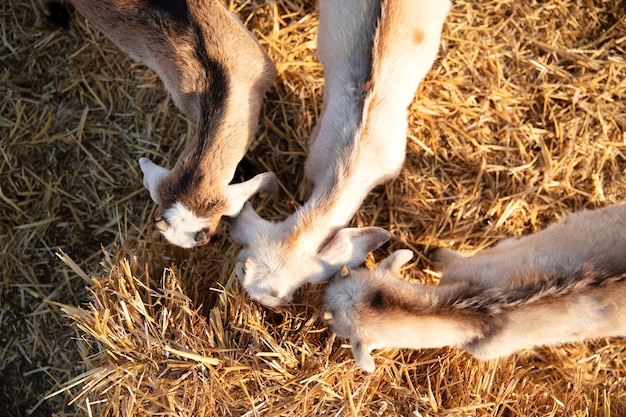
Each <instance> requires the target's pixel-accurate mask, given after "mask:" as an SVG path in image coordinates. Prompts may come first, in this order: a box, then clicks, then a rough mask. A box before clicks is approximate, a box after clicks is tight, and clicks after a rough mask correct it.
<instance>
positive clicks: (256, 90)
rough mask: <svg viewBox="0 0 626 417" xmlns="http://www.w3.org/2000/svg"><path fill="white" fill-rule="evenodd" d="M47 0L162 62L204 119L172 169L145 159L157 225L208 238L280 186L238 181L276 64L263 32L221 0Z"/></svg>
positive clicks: (264, 177) (152, 62)
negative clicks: (248, 204) (263, 40)
mask: <svg viewBox="0 0 626 417" xmlns="http://www.w3.org/2000/svg"><path fill="white" fill-rule="evenodd" d="M41 2H42V6H43V9H44V11H45V12H46V14H48V15H50V16H53V17H55V16H56V17H58V18H61V19H63V18H64V16H66V14H67V11H63V10H65V9H63V6H64V5H65V3H71V4H73V5H74V7H75V8H76V9H77V10H78V12H79V13H81V14H82V15H83V16H84V17H85V18H86V19H87V20H89V21H90V22H91V23H92V24H93V25H94V26H95V27H96V28H97V29H98V30H100V31H101V32H102V33H103V34H104V35H106V36H107V37H108V38H109V39H111V40H112V41H113V42H114V43H115V44H116V45H117V46H118V47H119V48H120V49H122V50H123V51H124V52H126V53H127V54H128V55H129V56H130V57H131V58H133V59H135V60H137V61H140V62H143V63H145V64H146V65H147V66H149V67H150V68H152V69H153V70H154V71H156V72H157V74H158V75H159V76H160V78H161V79H162V80H163V83H164V84H165V87H166V89H167V90H168V91H169V92H170V94H171V95H172V98H173V100H174V103H175V104H176V105H177V107H178V108H179V109H180V110H181V111H182V112H183V113H184V114H185V116H187V117H188V118H189V119H190V120H192V121H193V122H195V123H196V124H197V126H196V132H195V135H194V137H193V139H192V140H191V142H190V143H189V144H188V145H187V146H186V147H185V148H184V150H183V152H182V154H181V155H180V157H179V159H178V160H177V161H176V163H175V165H174V167H173V169H172V170H168V169H166V168H163V167H160V166H157V165H156V164H154V163H153V162H152V161H150V160H149V159H148V158H140V159H139V164H140V166H141V169H142V171H143V173H144V180H143V182H144V186H145V187H146V189H148V191H149V192H150V196H151V198H152V200H153V201H154V202H155V203H156V204H157V205H158V208H157V211H156V215H155V222H156V226H157V228H158V229H159V231H161V233H162V234H163V235H164V236H165V238H166V239H167V240H168V241H169V242H171V243H173V244H176V245H178V246H181V247H193V246H198V245H202V244H205V243H207V242H208V241H209V239H210V237H211V235H213V234H214V233H215V232H216V230H217V227H218V224H219V221H220V219H221V218H222V217H223V216H229V217H232V216H236V215H237V214H239V212H240V211H241V208H242V207H243V205H244V203H245V201H246V200H248V198H250V197H251V196H252V195H253V194H254V193H256V192H258V191H260V190H265V191H268V192H274V191H276V189H277V184H276V179H275V177H274V174H272V173H270V172H266V173H262V174H259V175H257V176H256V177H254V178H252V179H251V180H249V181H246V182H243V183H240V184H230V182H231V181H232V179H233V177H234V174H235V168H236V166H237V164H238V163H239V161H240V160H241V159H242V158H243V156H244V154H245V152H246V150H247V149H248V147H249V145H250V142H251V141H252V139H253V135H254V133H255V131H256V128H257V124H258V118H259V112H260V108H261V103H262V99H263V95H264V94H265V92H266V90H267V89H268V88H269V86H270V85H271V84H272V82H273V80H274V78H275V75H276V71H275V69H274V66H273V64H272V62H271V61H270V59H269V57H268V56H267V54H266V53H265V52H264V51H263V49H262V48H261V47H260V45H259V44H258V42H257V40H256V38H255V37H254V35H252V33H250V32H249V31H248V30H247V29H246V28H245V27H244V26H243V24H241V22H240V21H239V20H238V19H237V18H236V17H234V16H233V15H232V14H231V13H229V12H228V11H227V10H226V9H225V8H224V7H223V6H222V5H221V4H220V3H219V1H217V0H180V1H172V2H167V1H162V0H159V1H143V0H98V1H89V0H71V1H69V0H66V1H65V2H63V1H60V0H41ZM59 23H61V24H62V23H63V22H59ZM229 184H230V185H229Z"/></svg>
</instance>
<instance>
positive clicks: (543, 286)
mask: <svg viewBox="0 0 626 417" xmlns="http://www.w3.org/2000/svg"><path fill="white" fill-rule="evenodd" d="M412 256H413V253H412V252H411V251H409V250H399V251H396V252H394V253H393V254H392V255H391V256H390V257H388V258H387V259H385V260H384V261H383V262H381V263H380V265H379V266H378V267H377V268H376V269H374V270H366V269H358V270H349V269H347V268H342V270H341V271H340V273H339V274H338V275H337V276H336V277H335V278H333V280H332V281H331V283H330V284H329V285H328V288H327V289H326V294H325V296H324V307H323V311H324V318H325V320H327V321H328V322H329V324H330V326H331V328H332V330H333V331H335V332H336V333H337V334H338V335H340V336H343V337H346V338H348V339H350V343H351V345H352V352H353V354H354V357H355V359H356V363H357V364H358V366H360V367H361V368H363V369H365V370H366V371H369V372H372V371H373V370H374V368H375V365H374V360H373V359H372V357H371V355H370V352H371V351H372V349H378V348H386V347H395V348H412V349H424V348H438V347H443V346H451V347H455V348H459V349H464V350H466V351H467V352H469V353H471V354H472V355H474V356H475V357H477V358H479V359H482V360H488V359H493V358H497V357H501V356H506V355H509V354H512V353H514V352H516V351H518V350H520V349H523V348H527V347H533V346H540V345H548V344H557V343H564V342H573V341H580V340H584V339H588V338H598V337H611V336H626V204H622V205H618V206H613V207H607V208H603V209H597V210H592V211H582V212H578V213H575V214H572V215H569V216H567V217H565V218H564V219H563V220H561V221H559V222H557V223H555V224H553V225H551V226H549V227H548V228H546V229H545V230H543V231H541V232H539V233H536V234H533V235H529V236H526V237H523V238H521V239H509V240H505V241H503V242H502V243H500V244H498V245H496V246H495V247H493V248H490V249H487V250H484V251H482V252H479V253H478V254H476V255H474V256H471V257H466V256H464V255H461V254H459V253H456V252H454V251H451V250H449V249H443V250H441V249H440V250H439V251H437V252H435V254H434V262H433V263H434V266H435V267H436V268H438V269H440V270H441V271H442V276H441V280H440V284H439V285H422V284H418V283H409V282H406V281H403V280H401V278H400V271H399V270H400V267H401V266H402V265H403V264H405V263H406V262H408V261H409V260H410V259H411V257H412Z"/></svg>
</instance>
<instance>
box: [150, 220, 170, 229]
mask: <svg viewBox="0 0 626 417" xmlns="http://www.w3.org/2000/svg"><path fill="white" fill-rule="evenodd" d="M154 224H155V226H156V228H157V229H159V232H165V231H166V230H167V229H168V228H169V225H168V224H167V222H166V221H165V220H163V219H162V218H161V217H156V218H155V219H154Z"/></svg>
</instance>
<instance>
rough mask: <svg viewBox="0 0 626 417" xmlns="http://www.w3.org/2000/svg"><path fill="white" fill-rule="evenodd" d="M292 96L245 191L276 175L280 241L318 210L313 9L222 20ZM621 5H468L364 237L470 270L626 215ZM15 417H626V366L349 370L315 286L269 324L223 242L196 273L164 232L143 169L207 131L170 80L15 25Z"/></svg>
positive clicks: (14, 6)
mask: <svg viewBox="0 0 626 417" xmlns="http://www.w3.org/2000/svg"><path fill="white" fill-rule="evenodd" d="M228 5H229V7H230V9H231V10H232V11H234V12H236V13H237V14H238V15H239V16H240V17H241V18H242V19H243V21H244V22H245V24H246V25H247V26H248V27H249V28H250V29H251V30H253V31H254V33H255V34H256V35H257V36H258V37H259V38H260V42H261V43H262V45H263V47H264V48H265V49H266V50H267V51H268V53H269V55H270V57H271V58H272V59H273V60H274V62H275V63H276V66H277V69H278V74H279V77H278V79H277V81H276V82H275V84H274V86H273V87H272V89H271V90H270V92H269V93H268V95H267V98H266V103H265V105H264V108H263V110H262V115H261V119H260V125H259V131H258V135H257V140H256V141H255V143H254V144H253V146H252V148H251V150H250V152H249V154H248V156H247V157H246V159H245V160H244V161H243V162H242V164H241V165H240V168H239V170H238V173H237V178H236V179H235V181H240V180H241V179H243V178H248V177H250V176H251V175H253V174H256V173H258V172H262V171H265V170H271V171H274V172H275V173H276V174H277V176H278V178H279V180H280V186H281V187H280V188H281V189H280V192H279V193H278V194H277V195H275V196H258V197H255V198H254V199H253V204H254V206H255V207H256V208H257V210H258V211H259V212H260V213H261V214H262V215H263V216H264V217H266V218H269V219H281V218H284V217H285V216H287V215H288V214H289V213H291V212H292V211H293V210H294V209H295V208H296V207H297V206H298V204H301V203H302V200H301V196H300V194H299V185H300V183H301V182H302V178H303V177H302V176H303V169H302V168H303V163H304V160H305V157H306V149H307V141H308V137H309V135H310V132H311V129H312V128H313V125H314V123H315V120H316V119H317V117H318V115H319V112H320V107H321V103H322V97H321V91H322V85H323V79H322V71H321V67H320V65H319V63H318V60H317V58H316V56H315V36H316V27H317V14H316V10H315V4H314V1H312V0H310V1H305V0H275V1H269V2H262V1H260V0H259V1H257V0H248V1H234V0H233V1H230V2H229V3H228ZM624 10H625V3H624V2H623V1H620V0H604V1H595V2H592V1H590V0H585V1H583V0H555V1H550V2H546V1H529V2H519V1H514V0H502V1H500V0H498V1H496V0H487V1H481V2H477V1H465V0H457V1H456V3H455V5H454V7H453V9H452V12H451V14H450V16H449V18H448V19H447V22H446V24H445V27H444V34H443V39H442V46H441V51H440V55H439V58H438V60H437V62H436V63H435V65H434V66H433V69H432V71H431V72H430V73H429V75H428V76H427V79H426V80H425V81H424V82H423V84H422V86H421V87H420V89H419V91H418V94H417V96H416V99H415V101H414V103H413V104H412V106H411V115H410V120H409V131H408V136H409V141H408V149H407V161H406V163H405V168H404V169H403V171H402V173H401V174H400V175H399V176H398V178H396V179H395V180H393V181H391V182H390V183H389V184H386V185H385V186H381V187H378V188H377V189H375V190H374V191H373V192H372V193H371V195H370V197H369V198H368V199H367V201H366V202H365V204H364V205H363V207H362V209H361V210H360V211H359V212H358V213H357V215H356V216H355V218H354V220H353V225H357V226H365V225H377V226H381V227H384V228H386V229H388V230H389V231H390V232H391V233H392V235H393V238H392V240H391V242H390V243H389V244H387V245H385V246H384V247H383V248H382V249H379V250H378V251H376V252H375V253H374V254H373V256H371V257H370V258H369V259H368V260H367V262H366V264H367V265H369V266H372V265H373V262H376V261H378V260H380V259H381V258H382V257H384V256H385V255H387V254H388V253H390V252H391V251H393V250H396V249H400V248H405V247H408V248H411V249H413V250H414V251H415V252H416V254H417V256H416V258H415V260H414V262H413V263H412V264H411V266H412V268H411V269H410V270H407V271H406V276H407V278H410V279H418V280H421V281H425V282H432V281H434V280H435V278H434V276H433V275H432V274H431V273H430V272H429V270H428V267H429V263H428V256H427V255H428V250H429V249H430V248H432V247H435V246H446V247H454V248H456V249H459V250H462V251H465V252H467V253H473V252H474V251H477V250H480V249H482V248H485V247H487V246H490V245H492V244H494V243H495V242H498V241H500V240H502V239H504V238H506V237H511V236H520V235H523V234H527V233H532V232H534V231H537V230H540V229H542V228H543V227H545V226H546V225H547V224H549V223H550V222H552V221H554V220H556V219H558V218H561V217H562V216H563V215H565V214H566V213H569V212H572V211H576V210H581V209H583V208H591V207H598V206H606V205H610V204H614V203H617V202H620V201H623V200H624V197H625V192H626V182H625V175H626V172H625V169H626V160H625V158H626V155H625V153H626V133H625V131H626V116H625V115H626V104H625V102H626V100H625V98H626V57H625V54H624V49H625V47H626V16H625V13H624ZM0 15H1V19H2V20H1V21H0V23H1V25H0V29H1V30H0V38H1V41H0V42H1V47H0V48H1V49H0V64H1V65H0V100H1V104H0V141H1V143H0V273H1V274H2V280H0V415H3V416H23V415H29V414H30V415H46V416H49V415H58V416H66V415H79V416H91V415H94V416H155V415H166V416H201V415H206V416H212V415H247V416H256V415H259V416H261V415H262V416H278V415H285V416H289V415H355V416H356V415H368V416H369V415H371V416H387V415H398V416H459V415H468V416H473V415H480V416H512V415H516V416H517V415H520V416H521V415H525V416H548V415H559V416H560V415H563V416H573V415H576V416H586V415H616V416H617V415H625V414H626V392H625V390H626V380H625V375H626V374H625V373H626V362H625V358H626V352H625V349H626V343H625V342H624V341H623V340H621V339H607V340H596V341H589V342H585V343H576V344H567V345H563V346H556V347H543V348H537V349H531V350H526V351H523V352H520V353H519V354H517V355H513V356H511V357H508V358H504V359H500V360H496V361H491V362H479V361H477V360H475V359H473V358H471V357H470V356H469V355H467V354H465V353H463V352H460V351H456V350H453V349H437V350H423V351H411V350H387V351H381V352H377V355H376V357H377V364H378V367H377V370H376V372H374V373H373V374H365V373H363V372H361V371H360V370H358V369H356V368H355V367H354V362H353V360H352V356H351V352H350V350H349V349H348V348H347V347H346V345H345V341H344V340H340V339H339V338H337V337H335V336H333V335H332V333H331V332H329V330H328V329H327V328H326V327H325V326H324V324H323V322H322V321H321V319H320V314H319V313H320V311H319V304H320V296H321V294H322V291H323V285H319V286H311V287H307V288H306V289H304V290H302V291H299V292H298V293H297V295H296V299H295V303H294V304H293V305H291V306H289V307H286V308H282V309H277V310H272V309H266V308H263V307H261V306H260V305H258V304H256V303H254V302H252V301H250V300H249V299H247V298H246V295H245V294H244V293H243V292H242V290H241V288H240V287H239V285H238V283H237V280H236V278H235V276H234V274H233V266H234V259H235V257H236V254H237V251H238V250H239V247H238V246H237V245H235V244H234V243H232V241H231V240H230V239H229V237H228V234H227V227H226V226H224V228H223V231H224V233H223V235H220V236H218V237H217V238H216V239H215V240H214V241H213V242H212V243H211V244H210V245H208V246H206V247H202V248H197V249H193V250H183V249H179V248H174V247H172V246H171V245H168V244H166V243H165V242H164V240H163V239H162V238H161V237H160V236H159V235H158V233H156V232H155V231H154V230H153V227H152V222H151V217H152V212H153V210H154V206H153V204H152V203H151V202H150V201H149V196H148V193H147V192H146V191H144V190H143V187H142V185H141V175H140V171H139V169H138V164H137V162H136V161H137V158H138V157H140V156H149V157H151V158H153V159H154V160H155V161H156V162H157V163H161V164H164V165H166V166H171V164H172V163H173V161H174V160H175V159H176V157H177V155H178V154H179V153H180V151H181V149H182V147H183V146H184V144H185V141H187V140H189V138H190V136H191V135H192V134H193V126H192V124H190V123H189V122H188V121H187V120H185V118H184V117H182V116H181V115H180V113H179V112H178V111H177V109H176V108H175V107H174V105H173V103H172V101H171V99H170V98H169V96H168V95H167V93H165V92H164V89H163V86H162V84H161V82H160V80H159V79H158V77H157V76H156V75H155V74H154V73H152V72H151V71H149V70H148V69H146V68H145V67H144V66H142V65H139V64H136V63H134V62H132V61H131V60H129V59H128V58H127V57H126V56H125V55H124V54H122V53H121V52H120V51H118V50H117V49H116V48H115V47H114V46H113V45H112V44H111V43H110V42H108V41H107V40H106V39H105V38H103V36H102V35H101V34H99V33H98V32H97V31H96V30H94V29H93V28H92V27H91V26H90V25H89V24H88V23H86V22H85V21H84V20H83V19H82V18H80V17H79V16H77V15H74V16H73V19H72V22H71V26H70V28H69V29H68V30H59V29H56V28H53V27H51V26H49V25H48V24H47V23H45V21H44V20H43V19H42V17H41V15H40V13H39V12H38V9H37V6H36V3H35V1H34V0H25V1H19V2H18V1H10V2H9V1H5V2H1V3H0Z"/></svg>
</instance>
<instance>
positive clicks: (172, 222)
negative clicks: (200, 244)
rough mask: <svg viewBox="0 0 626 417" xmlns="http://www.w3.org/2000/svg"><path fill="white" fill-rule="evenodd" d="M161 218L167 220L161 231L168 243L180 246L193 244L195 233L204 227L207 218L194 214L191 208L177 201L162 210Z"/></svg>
mask: <svg viewBox="0 0 626 417" xmlns="http://www.w3.org/2000/svg"><path fill="white" fill-rule="evenodd" d="M163 218H164V219H165V220H166V221H167V224H168V225H169V227H168V228H166V229H165V230H163V231H162V232H161V233H163V236H165V238H166V239H167V240H168V241H169V242H170V243H173V244H174V245H177V246H180V247H181V248H191V247H193V246H195V243H196V235H197V233H198V231H199V230H202V229H203V228H204V227H206V224H207V220H208V219H205V218H202V217H198V216H196V215H195V214H194V213H193V212H192V211H191V210H189V209H188V208H187V207H185V206H184V205H183V204H182V203H178V202H177V203H175V204H174V205H173V206H172V207H170V208H168V209H167V210H165V211H164V212H163Z"/></svg>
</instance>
